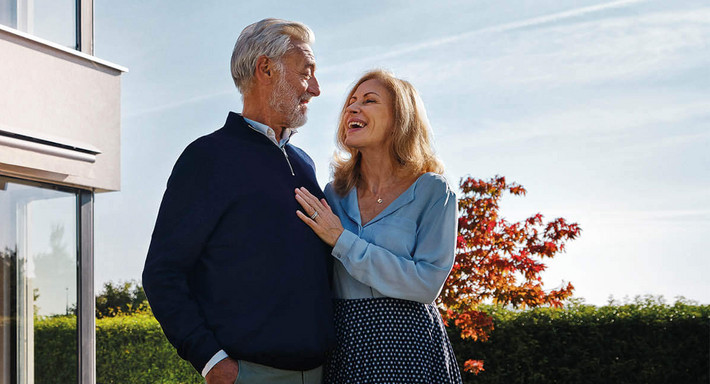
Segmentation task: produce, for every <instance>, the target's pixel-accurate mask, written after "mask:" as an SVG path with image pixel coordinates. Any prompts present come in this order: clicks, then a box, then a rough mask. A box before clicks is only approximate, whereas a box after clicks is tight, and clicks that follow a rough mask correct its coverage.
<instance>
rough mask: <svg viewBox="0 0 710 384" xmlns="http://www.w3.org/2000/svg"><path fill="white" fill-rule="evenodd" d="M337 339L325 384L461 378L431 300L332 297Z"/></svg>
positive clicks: (455, 380)
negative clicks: (339, 298)
mask: <svg viewBox="0 0 710 384" xmlns="http://www.w3.org/2000/svg"><path fill="white" fill-rule="evenodd" d="M334 304H335V327H336V332H337V338H338V344H337V347H336V349H335V351H333V353H332V354H331V356H330V358H329V360H328V361H327V362H326V365H325V372H324V383H326V384H340V383H368V384H370V383H373V384H374V383H427V384H434V383H436V384H439V383H442V384H443V383H461V373H460V372H459V368H458V365H457V364H456V358H455V357H454V351H453V349H452V348H451V343H450V342H449V338H448V336H447V335H446V330H445V328H444V324H443V323H442V321H441V316H440V315H439V311H438V310H437V309H436V307H434V306H433V305H428V304H421V303H417V302H413V301H407V300H399V299H392V298H378V299H355V300H335V302H334Z"/></svg>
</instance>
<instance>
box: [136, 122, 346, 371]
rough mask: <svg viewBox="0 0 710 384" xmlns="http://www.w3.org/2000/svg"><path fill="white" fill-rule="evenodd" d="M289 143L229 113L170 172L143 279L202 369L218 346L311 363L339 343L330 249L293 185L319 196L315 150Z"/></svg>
mask: <svg viewBox="0 0 710 384" xmlns="http://www.w3.org/2000/svg"><path fill="white" fill-rule="evenodd" d="M285 149H286V153H287V154H288V158H287V157H286V156H285V155H284V153H283V152H282V151H281V149H280V148H279V147H277V146H276V145H274V143H273V142H271V141H270V140H269V139H268V138H267V137H266V136H264V135H263V134H261V133H259V132H256V131H254V130H253V129H251V128H250V127H249V126H248V125H247V124H246V122H245V121H244V119H243V118H242V117H241V116H240V115H238V114H236V113H230V114H229V116H228V117H227V122H226V123H225V126H224V127H223V128H221V129H219V130H217V131H216V132H214V133H212V134H209V135H206V136H203V137H201V138H199V139H197V140H195V141H194V142H193V143H191V144H190V145H189V146H188V147H187V148H186V149H185V151H184V152H183V153H182V155H181V156H180V158H179V159H178V161H177V163H176V164H175V167H174V168H173V172H172V174H171V175H170V179H169V180H168V185H167V189H166V191H165V195H164V196H163V201H162V203H161V206H160V211H159V213H158V218H157V221H156V224H155V229H154V231H153V237H152V240H151V244H150V248H149V250H148V256H147V259H146V263H145V269H144V271H143V286H144V288H145V292H146V295H147V296H148V300H149V302H150V305H151V308H152V309H153V313H154V314H155V317H156V318H157V319H158V321H159V322H160V325H161V326H162V328H163V331H164V332H165V335H166V336H167V338H168V340H169V341H170V342H171V343H172V344H173V345H174V346H175V347H176V348H177V351H178V354H179V355H180V356H181V357H182V358H184V359H186V360H188V361H189V362H190V363H191V364H192V365H193V366H194V367H195V369H197V370H198V371H201V370H202V368H204V366H205V364H206V363H207V361H209V359H210V358H211V357H212V356H213V355H214V354H215V353H216V352H218V351H219V350H220V349H223V350H225V351H226V352H227V354H229V356H230V357H232V358H234V359H242V360H248V361H251V362H255V363H259V364H264V365H268V366H272V367H276V368H281V369H290V370H308V369H312V368H315V367H317V366H319V365H321V364H322V363H323V361H324V358H325V354H326V352H327V351H328V350H329V349H330V348H331V347H332V346H333V344H334V341H335V336H334V331H333V324H332V307H331V300H330V299H331V295H330V290H329V275H330V271H331V265H332V261H331V260H332V259H331V257H330V249H329V248H328V247H327V246H326V245H325V244H324V243H323V242H321V241H320V239H319V238H318V237H317V236H316V235H315V234H314V233H313V231H311V229H310V228H308V226H307V225H305V224H304V223H303V222H302V221H301V220H300V219H299V218H298V217H297V216H296V210H297V209H299V206H298V203H297V202H296V199H295V198H294V196H295V193H294V189H295V188H297V187H301V186H304V187H306V188H308V190H309V191H312V192H313V193H314V194H315V195H316V196H318V197H323V194H322V191H321V189H320V187H319V186H318V183H317V181H316V177H315V172H314V165H313V162H312V160H311V159H310V158H309V157H308V155H306V153H305V152H303V151H302V150H301V149H299V148H296V147H294V146H292V145H290V144H287V145H286V146H285ZM289 162H290V164H289Z"/></svg>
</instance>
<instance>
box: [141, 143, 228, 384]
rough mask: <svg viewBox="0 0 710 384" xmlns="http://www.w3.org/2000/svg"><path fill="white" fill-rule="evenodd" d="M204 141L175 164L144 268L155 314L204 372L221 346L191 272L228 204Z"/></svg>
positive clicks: (177, 345) (186, 356)
mask: <svg viewBox="0 0 710 384" xmlns="http://www.w3.org/2000/svg"><path fill="white" fill-rule="evenodd" d="M204 144H205V143H204V141H200V140H198V141H196V142H195V143H193V144H191V145H190V146H188V148H187V149H186V150H185V152H183V154H182V155H181V156H180V158H179V159H178V161H177V163H176V164H175V167H174V168H173V172H172V174H171V176H170V179H169V181H168V186H167V189H166V191H165V195H164V196H163V201H162V203H161V206H160V211H159V213H158V218H157V220H156V224H155V229H154V231H153V236H152V239H151V244H150V248H149V250H148V256H147V258H146V263H145V268H144V270H143V287H144V289H145V293H146V296H147V297H148V300H149V302H150V305H151V308H152V310H153V314H154V315H155V317H156V319H158V321H159V322H160V325H161V327H162V328H163V331H164V332H165V336H166V337H167V338H168V340H169V341H170V343H171V344H173V346H175V348H176V349H177V352H178V354H179V355H180V357H182V358H183V359H185V360H188V361H189V362H190V363H191V364H192V365H193V366H194V367H195V369H197V371H198V372H201V371H202V369H203V368H204V366H205V364H206V363H207V361H209V360H210V358H211V357H212V356H213V355H214V354H215V353H217V351H219V350H220V349H221V347H220V345H219V344H218V342H217V340H216V339H215V337H214V334H213V333H212V331H211V330H210V329H209V328H208V327H207V326H206V324H205V319H204V318H203V317H202V313H201V311H200V308H199V305H198V303H197V301H196V300H195V298H194V295H193V293H192V292H191V291H190V287H189V286H188V276H189V273H190V272H191V271H192V270H193V268H194V266H195V264H196V262H197V261H198V259H199V257H200V254H201V253H202V250H203V248H204V246H205V243H206V242H207V240H208V238H209V235H210V233H211V232H212V230H213V229H214V227H215V226H216V224H217V222H218V220H219V217H220V215H221V212H222V211H223V209H224V205H225V204H226V203H225V202H224V198H223V197H222V196H221V195H220V191H219V190H218V189H217V188H216V187H217V186H216V185H215V180H216V179H219V178H218V177H217V175H214V174H213V173H214V167H213V165H212V162H213V160H212V157H211V156H210V152H209V148H208V147H207V146H206V145H204Z"/></svg>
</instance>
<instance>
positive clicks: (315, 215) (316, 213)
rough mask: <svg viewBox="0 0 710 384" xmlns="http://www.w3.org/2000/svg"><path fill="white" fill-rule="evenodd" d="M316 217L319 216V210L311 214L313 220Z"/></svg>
mask: <svg viewBox="0 0 710 384" xmlns="http://www.w3.org/2000/svg"><path fill="white" fill-rule="evenodd" d="M316 217H318V211H313V214H312V215H311V220H315V219H316Z"/></svg>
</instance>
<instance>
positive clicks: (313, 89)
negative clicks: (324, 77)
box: [308, 76, 320, 97]
mask: <svg viewBox="0 0 710 384" xmlns="http://www.w3.org/2000/svg"><path fill="white" fill-rule="evenodd" d="M308 93H310V94H311V95H313V96H314V97H315V96H318V95H320V85H318V79H316V77H315V76H313V77H311V78H310V79H309V80H308Z"/></svg>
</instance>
